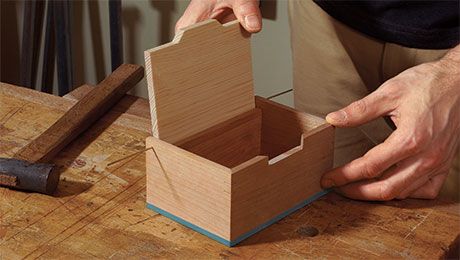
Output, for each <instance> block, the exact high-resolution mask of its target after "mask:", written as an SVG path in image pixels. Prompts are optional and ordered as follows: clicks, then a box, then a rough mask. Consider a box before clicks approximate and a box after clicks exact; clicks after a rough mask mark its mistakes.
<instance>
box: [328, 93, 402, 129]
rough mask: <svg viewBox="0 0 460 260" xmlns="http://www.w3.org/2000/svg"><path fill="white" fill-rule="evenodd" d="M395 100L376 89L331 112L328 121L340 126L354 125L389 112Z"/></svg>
mask: <svg viewBox="0 0 460 260" xmlns="http://www.w3.org/2000/svg"><path fill="white" fill-rule="evenodd" d="M393 108H394V106H393V101H392V100H390V99H389V97H388V95H386V94H385V92H384V91H382V90H376V91H374V92H372V93H371V94H369V95H367V96H366V97H364V98H363V99H360V100H357V101H355V102H353V103H351V104H350V105H348V106H346V107H345V108H342V109H340V110H338V111H335V112H332V113H329V114H328V115H327V116H326V121H327V122H328V123H330V124H332V125H334V126H338V127H354V126H359V125H362V124H364V123H367V122H369V121H371V120H374V119H376V118H378V117H380V116H382V115H386V114H388V113H389V112H390V111H392V110H393Z"/></svg>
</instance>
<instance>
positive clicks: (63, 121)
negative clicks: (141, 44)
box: [14, 64, 144, 163]
mask: <svg viewBox="0 0 460 260" xmlns="http://www.w3.org/2000/svg"><path fill="white" fill-rule="evenodd" d="M143 76H144V70H143V68H142V67H141V66H138V65H132V64H123V65H122V66H120V67H119V68H118V69H117V70H115V71H114V72H113V73H112V74H110V75H109V76H108V77H107V78H106V79H104V80H103V81H102V82H101V83H100V84H98V86H97V87H96V88H94V89H93V90H92V91H90V92H89V93H88V94H87V95H85V96H84V97H83V98H82V99H81V100H80V101H78V102H77V103H76V104H75V105H74V106H73V107H72V108H71V109H70V110H69V111H67V112H66V113H65V114H64V115H63V116H62V117H61V118H59V120H58V121H56V122H55V123H54V124H53V125H52V126H51V127H50V128H49V129H47V130H46V131H45V132H44V133H42V134H41V135H40V136H38V137H37V138H36V139H35V140H33V141H32V142H31V143H29V144H28V145H27V146H25V147H23V148H22V149H21V150H20V151H19V152H17V153H16V154H15V155H14V158H16V159H22V160H26V161H29V162H31V163H35V162H48V161H49V160H51V159H52V158H53V157H54V156H55V155H56V154H57V153H58V152H59V151H60V150H62V149H63V148H64V147H65V146H66V145H67V144H69V143H70V142H71V141H72V140H73V139H75V137H77V136H78V135H79V134H80V133H82V132H83V131H84V130H85V129H87V128H88V127H89V126H91V124H92V123H94V122H95V121H96V120H97V119H98V118H99V117H100V116H101V115H103V114H104V113H105V112H106V111H108V110H109V109H110V108H111V107H112V106H113V105H114V104H115V103H116V102H117V101H118V100H119V99H120V98H122V97H123V96H124V95H125V94H126V92H128V90H130V89H131V88H132V87H134V85H136V83H137V82H139V81H140V80H141V79H142V77H143Z"/></svg>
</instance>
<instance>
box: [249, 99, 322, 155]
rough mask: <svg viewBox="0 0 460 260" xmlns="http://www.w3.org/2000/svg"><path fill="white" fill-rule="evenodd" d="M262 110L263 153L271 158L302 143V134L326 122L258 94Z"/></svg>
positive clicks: (259, 105) (257, 104)
mask: <svg viewBox="0 0 460 260" xmlns="http://www.w3.org/2000/svg"><path fill="white" fill-rule="evenodd" d="M255 100H256V107H257V108H260V109H261V110H262V144H261V149H262V150H261V151H262V152H261V153H262V154H266V155H267V156H268V157H269V158H270V159H272V158H274V157H276V156H278V155H280V154H283V153H285V152H287V151H289V150H290V149H292V148H294V147H297V146H299V145H300V140H301V136H302V134H304V133H308V132H309V131H311V130H313V129H315V128H316V127H318V126H320V125H322V124H324V123H325V121H324V120H323V119H321V118H318V117H315V116H313V115H309V114H306V113H302V112H299V111H297V110H294V109H292V108H290V107H288V106H285V105H282V104H279V103H276V102H273V101H270V100H267V99H265V98H262V97H258V96H256V99H255Z"/></svg>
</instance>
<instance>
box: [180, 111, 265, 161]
mask: <svg viewBox="0 0 460 260" xmlns="http://www.w3.org/2000/svg"><path fill="white" fill-rule="evenodd" d="M261 128H262V113H261V110H260V109H257V108H256V109H254V110H252V111H249V112H246V113H243V114H242V115H239V116H237V117H235V118H232V119H230V120H227V121H225V122H222V123H220V124H217V125H216V126H214V127H211V128H210V129H208V130H205V131H203V132H201V133H199V134H197V135H194V136H192V137H191V138H188V139H189V140H187V141H185V142H184V143H182V142H181V143H180V144H178V146H179V147H181V148H182V149H185V150H187V151H190V152H192V153H194V154H196V155H199V156H202V157H205V158H207V159H209V160H211V161H214V162H217V163H219V164H222V165H224V166H226V167H229V168H231V167H234V166H236V165H238V164H240V163H243V162H245V161H247V160H249V159H251V158H253V157H255V156H257V155H259V154H260V147H261V146H260V144H261Z"/></svg>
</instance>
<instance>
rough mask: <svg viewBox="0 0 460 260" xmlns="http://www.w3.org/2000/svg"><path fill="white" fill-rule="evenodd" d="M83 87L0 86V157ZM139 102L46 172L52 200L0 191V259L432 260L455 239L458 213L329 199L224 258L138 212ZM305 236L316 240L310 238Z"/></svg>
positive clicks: (438, 205) (197, 238)
mask: <svg viewBox="0 0 460 260" xmlns="http://www.w3.org/2000/svg"><path fill="white" fill-rule="evenodd" d="M89 88H90V87H89V86H83V87H81V88H79V89H77V90H76V91H74V92H73V93H71V94H70V95H68V96H67V97H65V98H61V97H56V96H51V95H47V94H43V93H39V92H35V91H31V90H28V89H24V88H19V87H15V86H12V85H7V84H1V85H0V156H1V157H11V156H12V155H13V154H14V152H16V151H18V150H19V149H20V148H21V147H22V146H24V145H25V144H27V143H28V142H30V140H32V139H33V138H35V137H37V136H38V135H39V134H40V133H41V132H43V131H44V130H45V129H46V128H47V127H49V126H50V125H51V124H52V123H53V122H54V121H55V120H57V118H58V117H59V116H60V115H62V114H63V113H64V111H65V110H66V109H68V108H69V107H70V106H72V104H74V103H75V100H76V98H78V97H79V96H81V95H82V94H84V93H86V92H87V91H88V89H89ZM148 111H149V109H148V102H147V100H144V99H140V98H135V97H132V96H126V97H125V98H124V99H123V100H122V101H121V102H120V103H119V104H118V105H117V107H116V108H114V109H112V110H111V112H109V113H108V114H107V115H106V116H104V117H103V118H102V119H101V120H99V121H98V123H96V124H95V125H94V126H93V127H92V128H91V129H90V130H89V131H87V132H85V133H84V134H83V135H82V136H81V137H79V138H78V139H77V140H76V141H74V142H73V143H71V145H69V146H68V147H67V148H66V149H64V150H63V151H62V152H61V153H60V154H59V156H58V157H57V158H55V160H54V163H56V164H57V165H59V166H60V167H61V171H62V174H61V181H60V184H59V186H58V190H57V192H56V194H55V196H54V197H50V196H45V195H40V194H32V193H24V192H18V191H12V190H9V189H5V188H0V220H1V223H0V224H1V225H0V259H10V258H11V259H17V258H24V257H25V258H65V257H72V258H75V257H79V258H95V257H97V258H115V259H125V258H127V257H132V258H141V257H145V258H150V257H166V258H168V257H174V258H183V257H184V258H185V257H187V258H197V257H200V258H232V257H244V258H267V257H268V258H286V257H289V258H313V257H326V258H327V257H329V258H334V256H340V257H353V258H362V259H368V258H382V257H386V258H388V257H392V258H394V257H397V258H433V257H436V258H438V257H442V256H443V255H444V254H445V252H446V251H447V250H448V249H449V246H451V245H452V244H453V243H454V241H455V240H456V238H457V237H458V236H459V229H460V228H459V226H460V213H459V209H460V207H459V205H458V204H455V203H451V202H448V201H443V200H442V199H438V200H434V201H423V200H406V201H394V202H389V203H367V202H359V201H352V200H348V199H345V198H343V197H340V196H338V195H335V194H329V195H327V196H326V197H323V198H322V199H320V200H318V201H316V202H314V203H312V204H310V205H308V206H306V207H304V208H302V209H300V210H299V211H297V212H296V213H294V214H292V215H290V216H289V217H287V218H285V219H283V220H281V221H280V222H278V223H276V224H274V225H272V226H270V227H269V228H267V229H265V230H264V231H262V232H260V233H258V234H257V235H255V236H253V237H251V238H249V239H248V240H246V241H244V242H242V243H241V244H240V245H239V246H237V247H234V248H227V247H225V246H223V245H220V244H218V243H216V242H214V241H213V240H210V239H208V238H207V237H205V236H202V235H200V234H198V233H196V232H194V231H191V230H189V229H188V228H185V227H183V226H181V225H180V224H177V223H175V222H173V221H171V220H169V219H167V218H165V217H162V216H161V215H158V214H157V213H154V212H153V211H150V210H148V209H146V208H145V162H144V160H145V156H144V155H143V154H142V153H141V154H140V155H138V156H135V157H134V158H132V159H130V160H126V161H123V162H120V163H119V164H115V165H112V166H110V167H108V166H107V164H108V163H109V162H112V161H115V160H117V159H119V158H122V157H124V156H127V155H130V154H133V153H135V152H137V151H142V150H143V149H144V139H145V138H146V137H147V136H148V135H149V134H150V133H149V132H150V131H149V129H150V127H149V125H150V119H149V112H148ZM315 229H317V230H318V234H317V235H316V236H313V237H312V236H311V235H315V232H314V231H315Z"/></svg>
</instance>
